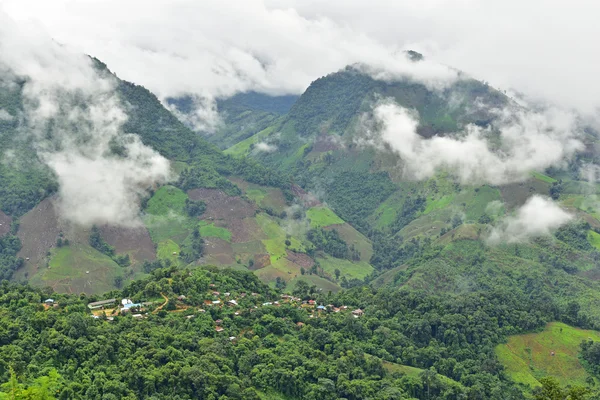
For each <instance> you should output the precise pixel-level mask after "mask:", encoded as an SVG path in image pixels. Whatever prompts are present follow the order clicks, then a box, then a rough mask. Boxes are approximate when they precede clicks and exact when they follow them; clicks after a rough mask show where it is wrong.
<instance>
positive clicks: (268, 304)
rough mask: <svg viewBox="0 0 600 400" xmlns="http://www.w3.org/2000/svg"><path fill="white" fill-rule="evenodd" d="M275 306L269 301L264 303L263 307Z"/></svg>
mask: <svg viewBox="0 0 600 400" xmlns="http://www.w3.org/2000/svg"><path fill="white" fill-rule="evenodd" d="M271 305H273V303H271V302H270V301H267V302H266V303H263V306H271Z"/></svg>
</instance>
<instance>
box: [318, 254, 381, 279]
mask: <svg viewBox="0 0 600 400" xmlns="http://www.w3.org/2000/svg"><path fill="white" fill-rule="evenodd" d="M317 260H318V261H319V264H321V267H322V268H323V270H324V271H325V272H326V273H328V274H329V275H330V276H331V277H335V270H336V269H339V270H340V277H342V276H345V277H346V279H352V278H356V279H364V277H365V276H367V275H369V274H370V273H372V272H373V267H372V266H371V265H370V264H369V263H367V262H364V261H358V262H352V261H350V260H342V259H339V258H334V257H331V256H328V255H325V256H323V257H317Z"/></svg>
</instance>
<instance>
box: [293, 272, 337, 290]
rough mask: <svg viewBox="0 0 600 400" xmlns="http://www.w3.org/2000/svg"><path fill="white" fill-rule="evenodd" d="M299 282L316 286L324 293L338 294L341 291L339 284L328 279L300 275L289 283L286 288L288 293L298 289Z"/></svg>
mask: <svg viewBox="0 0 600 400" xmlns="http://www.w3.org/2000/svg"><path fill="white" fill-rule="evenodd" d="M299 280H304V281H306V283H308V284H309V285H315V286H316V287H317V289H321V290H322V291H323V292H324V293H328V292H329V291H331V292H332V293H337V292H339V291H340V290H341V288H340V287H339V286H338V285H337V284H335V283H333V282H331V281H328V280H327V279H324V278H321V277H320V276H317V275H308V274H306V275H298V276H297V277H296V278H294V279H292V280H291V281H289V282H288V285H287V288H286V292H290V293H291V292H292V291H293V290H294V288H295V287H296V283H297V282H298V281H299Z"/></svg>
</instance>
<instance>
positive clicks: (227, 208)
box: [188, 189, 256, 221]
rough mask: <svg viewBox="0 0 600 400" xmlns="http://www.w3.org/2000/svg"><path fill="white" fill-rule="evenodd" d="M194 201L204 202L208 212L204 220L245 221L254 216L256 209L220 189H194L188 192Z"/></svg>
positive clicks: (252, 205)
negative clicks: (244, 219)
mask: <svg viewBox="0 0 600 400" xmlns="http://www.w3.org/2000/svg"><path fill="white" fill-rule="evenodd" d="M188 196H189V197H190V199H192V200H204V201H205V202H206V212H205V213H204V215H203V217H202V218H203V219H207V220H220V219H222V220H226V221H230V220H232V219H243V218H247V217H251V216H254V214H255V212H256V207H255V206H254V204H251V203H249V202H247V201H246V200H244V199H242V198H241V197H239V196H228V195H227V194H225V193H224V192H223V191H222V190H219V189H193V190H190V191H188Z"/></svg>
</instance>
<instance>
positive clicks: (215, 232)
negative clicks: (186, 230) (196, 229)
mask: <svg viewBox="0 0 600 400" xmlns="http://www.w3.org/2000/svg"><path fill="white" fill-rule="evenodd" d="M200 236H202V237H217V238H220V239H223V240H225V241H227V242H231V231H229V230H228V229H226V228H221V227H220V226H215V224H214V223H210V224H209V223H208V222H207V221H204V220H202V221H200Z"/></svg>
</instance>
